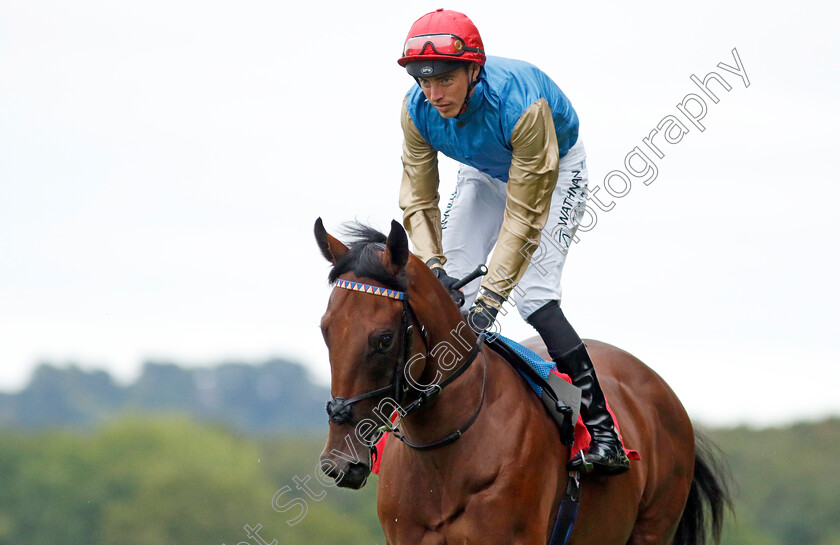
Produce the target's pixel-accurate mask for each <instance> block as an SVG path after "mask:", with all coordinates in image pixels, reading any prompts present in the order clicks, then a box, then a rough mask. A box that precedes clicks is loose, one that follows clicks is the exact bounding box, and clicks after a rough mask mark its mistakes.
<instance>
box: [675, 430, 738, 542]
mask: <svg viewBox="0 0 840 545" xmlns="http://www.w3.org/2000/svg"><path fill="white" fill-rule="evenodd" d="M694 438H695V443H696V450H695V454H694V479H693V480H692V481H691V490H690V491H689V493H688V501H687V502H686V504H685V510H684V511H683V515H682V518H681V519H680V523H679V525H678V526H677V533H676V535H675V536H674V545H704V544H705V543H706V539H707V537H708V533H709V530H711V538H712V543H715V544H719V543H720V535H721V531H722V530H723V519H724V515H725V514H726V511H727V510H730V511H731V509H732V500H731V497H730V491H729V488H730V480H731V479H730V476H729V469H728V466H727V464H726V462H725V461H724V459H723V456H722V453H721V451H720V449H718V447H717V446H716V445H715V444H714V443H713V442H712V441H711V440H710V439H708V438H707V437H706V436H704V435H703V434H701V433H699V432H697V431H695V432H694Z"/></svg>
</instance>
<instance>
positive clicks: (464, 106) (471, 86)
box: [455, 68, 481, 118]
mask: <svg viewBox="0 0 840 545" xmlns="http://www.w3.org/2000/svg"><path fill="white" fill-rule="evenodd" d="M480 79H481V68H479V69H478V75H477V76H476V77H475V78H473V79H472V81H470V84H469V86H467V96H466V97H464V103H463V104H461V111H459V112H458V115H456V116H455V117H456V118H457V117H459V116H460V115H461V114H462V113H464V112H466V111H467V106H469V104H470V95H472V90H473V89H474V88H475V86H476V85H477V84H478V81H479V80H480Z"/></svg>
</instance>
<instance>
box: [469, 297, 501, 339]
mask: <svg viewBox="0 0 840 545" xmlns="http://www.w3.org/2000/svg"><path fill="white" fill-rule="evenodd" d="M498 313H499V310H498V309H496V308H493V307H491V306H490V305H488V304H487V303H485V302H484V301H482V300H481V299H479V300H477V301H476V302H475V304H474V305H473V306H472V308H470V312H469V314H467V324H469V326H470V328H471V329H472V330H473V331H475V333H476V334H477V335H481V334H482V333H484V332H485V331H487V330H488V329H490V328H491V327H492V326H493V322H495V321H496V314H498Z"/></svg>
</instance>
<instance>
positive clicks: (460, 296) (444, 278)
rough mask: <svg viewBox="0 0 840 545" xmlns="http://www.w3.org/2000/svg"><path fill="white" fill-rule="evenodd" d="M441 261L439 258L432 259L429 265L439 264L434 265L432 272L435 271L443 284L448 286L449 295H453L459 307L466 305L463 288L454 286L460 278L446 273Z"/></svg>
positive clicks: (445, 286)
mask: <svg viewBox="0 0 840 545" xmlns="http://www.w3.org/2000/svg"><path fill="white" fill-rule="evenodd" d="M439 264H440V261H438V260H437V259H434V258H433V259H430V260H429V263H428V265H429V266H430V267H432V265H438V266H436V267H432V272H433V273H435V276H437V278H438V280H440V283H441V284H443V287H444V288H446V291H448V292H449V296H450V297H452V300H453V301H455V304H456V305H458V307H459V308H460V307H462V306H464V292H463V291H461V290H453V289H452V286H454V285H455V284H457V283H458V280H459V279H458V278H453V277H451V276H449V275H448V274H446V271H445V270H443V267H441V266H440V265H439Z"/></svg>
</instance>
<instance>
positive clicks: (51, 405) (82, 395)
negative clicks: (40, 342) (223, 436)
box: [0, 359, 329, 434]
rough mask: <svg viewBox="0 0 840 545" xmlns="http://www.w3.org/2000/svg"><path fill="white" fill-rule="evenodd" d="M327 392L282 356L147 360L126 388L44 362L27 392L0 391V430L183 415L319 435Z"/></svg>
mask: <svg viewBox="0 0 840 545" xmlns="http://www.w3.org/2000/svg"><path fill="white" fill-rule="evenodd" d="M328 397H329V390H328V389H327V388H325V387H323V386H319V385H316V384H314V383H313V382H312V380H311V379H310V378H309V376H308V375H307V373H306V370H305V369H304V368H303V367H302V366H300V365H298V364H295V363H292V362H288V361H284V360H280V359H275V360H270V361H267V362H264V363H262V364H261V365H247V364H244V363H226V364H223V365H219V366H216V367H208V368H200V369H185V368H183V367H180V366H178V365H175V364H173V363H163V362H149V363H146V364H145V365H144V367H143V372H142V374H141V375H140V377H139V378H138V379H137V381H136V382H134V383H133V384H131V385H129V386H125V387H123V386H120V385H119V384H117V383H116V382H115V381H114V379H113V378H112V377H111V376H110V375H109V374H108V373H106V372H104V371H92V372H89V371H84V370H82V369H80V368H79V367H77V366H70V367H66V368H57V367H54V366H52V365H49V364H42V365H40V366H39V367H38V368H37V369H36V370H35V372H34V374H33V376H32V379H31V381H30V383H29V384H28V386H27V387H26V388H25V389H24V390H23V391H21V392H19V393H15V394H7V393H2V394H0V427H6V428H16V429H39V428H45V427H56V426H58V427H70V428H79V427H82V428H84V427H90V426H93V425H97V424H100V423H102V422H105V421H107V420H109V419H111V418H113V417H114V416H115V415H117V414H121V413H125V412H137V413H143V414H149V413H166V414H171V413H182V414H185V415H189V416H191V417H193V418H195V419H197V420H200V421H204V422H220V423H224V424H227V425H230V426H233V427H234V428H236V429H238V430H241V431H243V432H247V433H260V434H274V433H284V432H306V431H310V432H318V431H321V430H325V429H326V422H327V419H326V414H325V413H324V403H325V402H326V400H327V398H328Z"/></svg>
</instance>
